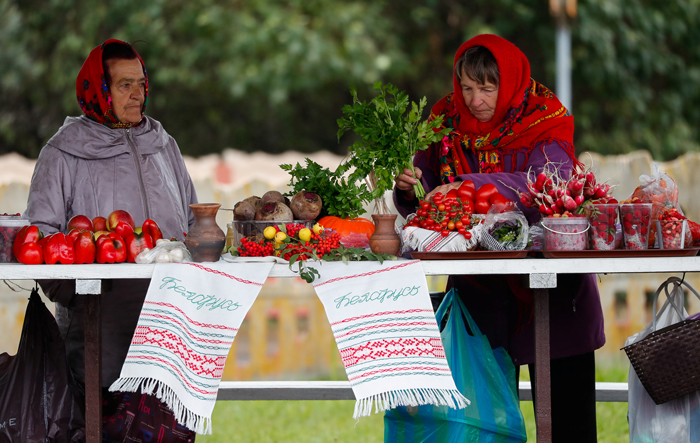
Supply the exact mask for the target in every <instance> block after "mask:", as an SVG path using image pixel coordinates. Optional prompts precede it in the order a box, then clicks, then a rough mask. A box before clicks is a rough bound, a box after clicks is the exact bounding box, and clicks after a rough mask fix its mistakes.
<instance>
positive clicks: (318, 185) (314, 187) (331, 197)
mask: <svg viewBox="0 0 700 443" xmlns="http://www.w3.org/2000/svg"><path fill="white" fill-rule="evenodd" d="M280 168H282V169H284V170H285V171H287V172H289V174H290V175H291V176H292V177H291V179H290V181H289V187H290V188H291V189H292V190H291V191H290V192H288V193H287V194H285V195H288V196H293V195H294V194H296V193H297V192H299V191H309V192H314V193H316V194H318V196H319V197H321V200H322V201H323V206H322V209H321V214H320V215H319V217H318V218H322V217H325V216H326V215H333V216H336V217H340V218H353V217H359V216H360V215H361V214H363V213H364V212H365V210H364V208H363V206H362V203H363V202H370V201H372V193H371V192H370V191H369V190H368V189H367V186H366V185H365V184H364V183H363V184H361V185H360V186H357V184H356V183H355V182H354V181H352V180H348V179H346V178H345V177H343V174H344V172H345V169H344V168H342V167H341V168H338V170H336V171H335V172H332V171H331V170H330V169H328V168H322V167H321V165H319V164H318V163H316V162H315V161H313V160H310V159H309V158H307V159H306V166H301V165H300V164H299V163H297V164H296V166H292V165H291V164H284V165H280Z"/></svg>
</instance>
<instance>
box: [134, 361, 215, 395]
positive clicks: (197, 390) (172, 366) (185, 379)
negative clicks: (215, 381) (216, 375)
mask: <svg viewBox="0 0 700 443" xmlns="http://www.w3.org/2000/svg"><path fill="white" fill-rule="evenodd" d="M126 359H127V360H129V359H138V360H155V361H157V362H160V363H162V364H163V365H165V366H167V367H169V368H170V369H172V370H173V371H175V372H177V373H178V374H179V375H180V379H181V381H184V382H185V384H186V385H187V386H189V387H190V388H191V389H192V390H193V391H196V392H198V393H200V394H204V395H216V394H217V393H218V392H219V391H218V389H217V390H216V391H205V390H204V389H200V388H198V387H197V386H194V385H193V384H192V383H190V382H188V381H187V377H186V376H185V374H183V373H182V371H180V369H179V368H178V367H177V366H175V365H173V364H172V363H170V362H169V361H167V360H163V359H162V358H158V357H148V356H145V355H127V356H126Z"/></svg>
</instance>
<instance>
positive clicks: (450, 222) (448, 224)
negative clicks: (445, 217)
mask: <svg viewBox="0 0 700 443" xmlns="http://www.w3.org/2000/svg"><path fill="white" fill-rule="evenodd" d="M447 229H449V230H450V231H454V230H455V222H453V221H449V222H447Z"/></svg>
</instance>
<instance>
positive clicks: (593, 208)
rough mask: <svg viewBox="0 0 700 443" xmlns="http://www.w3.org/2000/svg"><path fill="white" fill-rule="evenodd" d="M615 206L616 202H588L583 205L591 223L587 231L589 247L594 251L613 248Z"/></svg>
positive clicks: (615, 220)
mask: <svg viewBox="0 0 700 443" xmlns="http://www.w3.org/2000/svg"><path fill="white" fill-rule="evenodd" d="M617 206H618V205H617V204H598V205H595V204H589V205H586V206H585V207H584V210H585V212H586V218H587V219H588V222H589V223H590V224H591V229H590V230H589V231H588V240H589V245H590V248H591V249H593V250H596V251H610V250H613V249H615V229H616V224H617Z"/></svg>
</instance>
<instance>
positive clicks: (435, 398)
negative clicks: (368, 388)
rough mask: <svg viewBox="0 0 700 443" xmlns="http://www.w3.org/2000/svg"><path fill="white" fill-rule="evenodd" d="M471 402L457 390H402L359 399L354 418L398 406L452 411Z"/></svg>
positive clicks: (462, 407)
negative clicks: (444, 407) (443, 408)
mask: <svg viewBox="0 0 700 443" xmlns="http://www.w3.org/2000/svg"><path fill="white" fill-rule="evenodd" d="M470 404H471V402H470V401H469V399H468V398H466V397H465V396H464V395H462V393H461V392H459V391H458V390H457V389H426V388H418V389H400V390H395V391H387V392H381V393H379V394H375V395H372V396H369V397H365V398H361V399H358V400H357V402H356V403H355V412H354V413H353V415H352V418H355V419H357V418H359V417H368V416H370V415H371V414H372V406H374V413H375V414H376V413H379V412H381V411H386V410H388V409H394V408H396V407H398V406H421V405H436V406H448V407H450V408H452V409H464V408H466V407H467V406H468V405H470Z"/></svg>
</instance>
